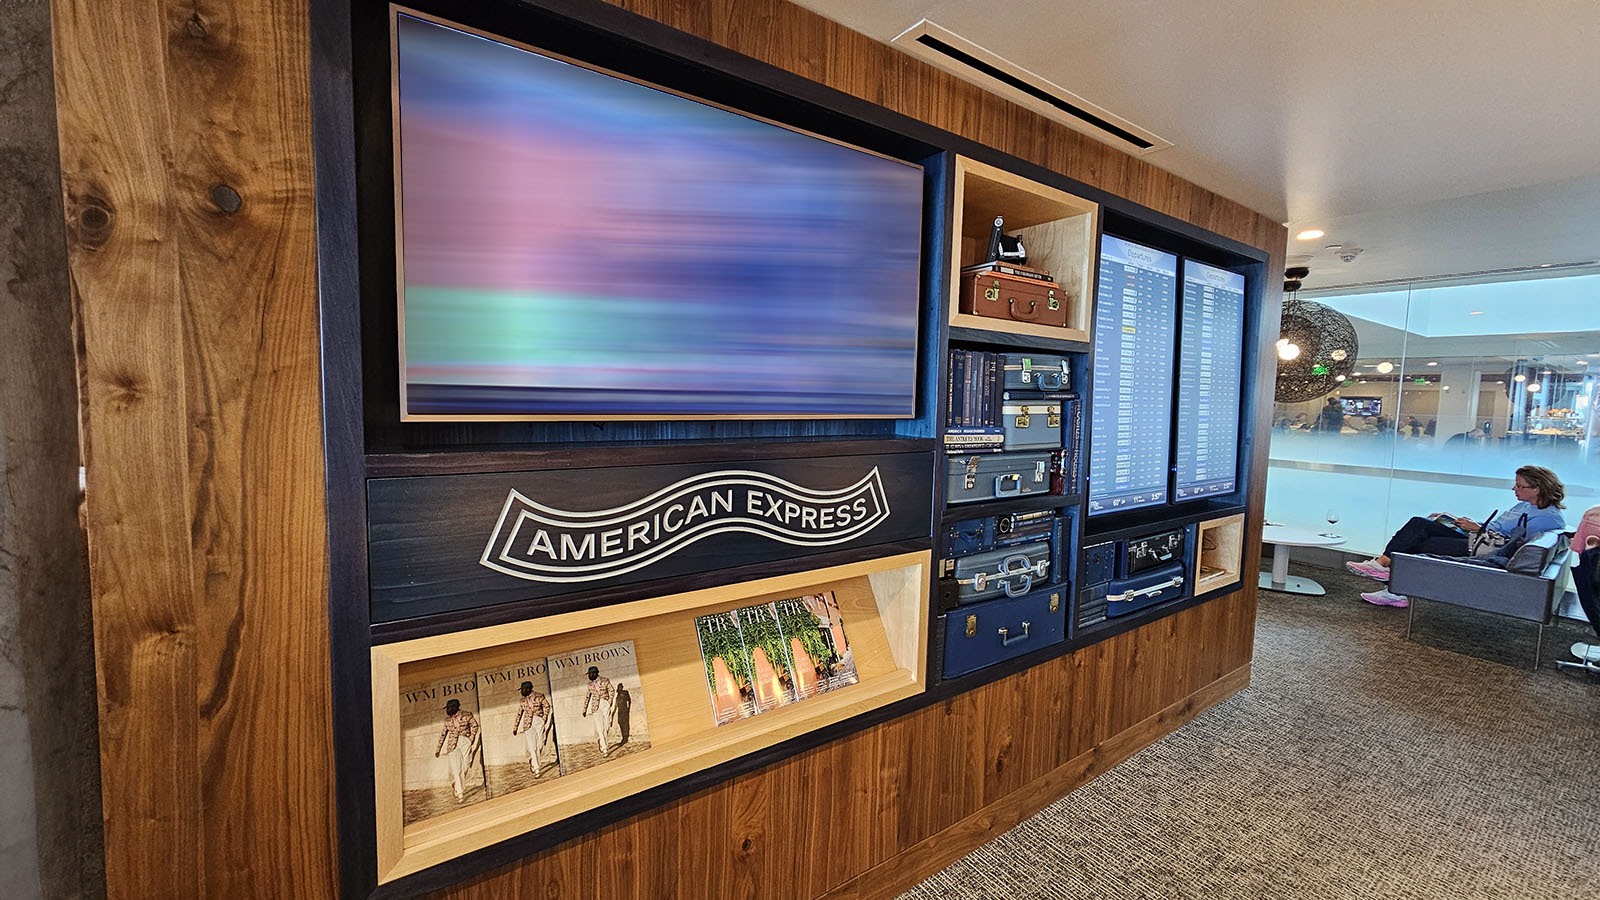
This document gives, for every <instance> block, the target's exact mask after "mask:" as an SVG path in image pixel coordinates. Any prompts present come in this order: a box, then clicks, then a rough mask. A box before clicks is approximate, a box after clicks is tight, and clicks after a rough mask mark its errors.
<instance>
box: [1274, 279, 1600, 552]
mask: <svg viewBox="0 0 1600 900" xmlns="http://www.w3.org/2000/svg"><path fill="white" fill-rule="evenodd" d="M1302 299H1306V300H1314V301H1315V302H1318V303H1322V304H1324V305H1326V306H1328V307H1330V308H1332V309H1334V310H1337V311H1339V312H1341V313H1343V314H1344V315H1345V316H1346V317H1347V318H1349V319H1350V322H1351V324H1352V325H1354V326H1355V330H1356V335H1357V340H1358V344H1359V350H1358V354H1357V357H1358V358H1357V363H1356V367H1355V372H1354V374H1353V375H1351V376H1350V377H1349V378H1348V379H1346V381H1345V382H1344V383H1343V384H1341V385H1340V386H1339V387H1338V389H1337V390H1335V391H1333V392H1332V393H1330V394H1328V395H1326V396H1324V397H1319V398H1316V399H1314V400H1310V401H1306V402H1304V403H1278V404H1276V406H1275V408H1274V427H1273V435H1272V450H1271V468H1270V472H1269V475H1268V478H1267V520H1268V521H1272V522H1287V523H1297V524H1305V525H1316V526H1318V527H1319V530H1321V529H1325V528H1327V525H1326V523H1324V522H1322V521H1321V519H1322V515H1323V512H1324V511H1325V510H1326V509H1328V508H1335V509H1337V510H1339V512H1340V522H1339V524H1338V526H1337V530H1338V531H1340V532H1342V533H1344V534H1345V535H1346V536H1347V538H1348V541H1347V543H1346V545H1345V547H1344V548H1342V549H1347V550H1352V551H1356V552H1361V553H1376V552H1378V551H1379V550H1381V549H1382V548H1383V545H1384V543H1385V542H1386V541H1387V540H1388V537H1389V535H1390V534H1391V533H1392V532H1393V531H1394V530H1395V529H1396V528H1398V527H1399V526H1400V525H1401V524H1402V523H1403V522H1405V520H1406V519H1407V518H1409V517H1411V516H1414V515H1423V514H1427V513H1430V512H1454V513H1459V514H1462V515H1466V516H1469V517H1471V518H1474V519H1478V518H1482V517H1483V516H1485V515H1487V514H1488V513H1489V512H1490V511H1491V510H1494V509H1496V508H1499V509H1504V508H1506V507H1509V506H1510V505H1511V504H1512V503H1514V502H1516V501H1515V498H1513V497H1512V495H1511V481H1512V473H1513V472H1514V471H1515V470H1516V468H1517V467H1518V466H1522V465H1529V464H1532V465H1541V466H1546V467H1548V468H1550V469H1553V470H1554V471H1555V472H1556V474H1557V475H1559V476H1560V477H1561V479H1562V481H1564V482H1565V483H1566V486H1567V504H1566V505H1567V512H1566V518H1567V522H1568V524H1569V525H1573V524H1576V522H1577V520H1578V518H1579V516H1581V514H1582V512H1583V510H1585V509H1587V508H1588V507H1591V506H1595V505H1600V415H1597V409H1596V401H1597V400H1600V275H1579V276H1569V277H1563V278H1543V279H1529V280H1522V281H1512V282H1500V283H1493V284H1472V285H1454V286H1427V287H1423V286H1412V287H1403V288H1399V289H1393V290H1385V291H1379V292H1368V293H1362V294H1353V295H1342V296H1322V297H1317V296H1312V295H1309V294H1303V295H1302ZM1591 369H1594V370H1596V371H1594V372H1591V371H1590V370H1591ZM1330 401H1331V403H1330Z"/></svg>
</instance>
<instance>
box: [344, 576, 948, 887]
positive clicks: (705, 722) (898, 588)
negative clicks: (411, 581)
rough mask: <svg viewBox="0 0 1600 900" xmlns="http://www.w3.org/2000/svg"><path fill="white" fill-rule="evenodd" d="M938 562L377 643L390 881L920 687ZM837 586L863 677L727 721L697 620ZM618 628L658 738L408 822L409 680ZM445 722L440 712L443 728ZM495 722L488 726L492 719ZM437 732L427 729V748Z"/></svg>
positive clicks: (596, 643)
mask: <svg viewBox="0 0 1600 900" xmlns="http://www.w3.org/2000/svg"><path fill="white" fill-rule="evenodd" d="M930 563H931V555H930V554H929V553H928V552H926V551H924V552H918V553H907V554H899V555H895V556H887V557H883V558H880V559H875V560H871V561H867V562H861V563H853V564H849V565H840V566H831V567H828V568H821V569H814V570H810V571H806V572H800V573H797V574H792V575H784V576H778V577H773V578H764V579H760V580H757V581H748V582H744V583H740V584H733V585H727V586H723V587H716V588H708V589H704V590H697V591H689V592H686V593H679V594H671V595H667V596H662V597H655V598H651V599H646V600H639V601H635V602H631V603H625V604H619V605H614V606H607V607H603V608H599V609H591V610H583V611H578V612H572V613H565V614H562V615H555V616H548V617H544V618H538V619H531V620H527V621H523V622H515V623H510V624H505V625H495V626H491V627H486V628H479V629H474V630H470V631H462V632H456V633H454V634H446V635H438V636H432V637H424V638H417V639H414V640H409V641H403V642H397V643H392V644H383V645H379V646H376V647H373V648H372V722H373V748H374V750H373V771H374V772H375V773H376V788H377V790H376V798H375V799H376V809H375V813H376V821H377V826H378V827H377V833H378V842H377V851H378V852H377V856H378V880H379V882H380V883H387V882H390V881H394V880H395V879H398V878H402V877H404V876H406V875H410V874H412V873H415V872H418V871H421V870H423V869H425V868H428V867H429V866H433V865H437V864H439V863H442V862H445V861H447V860H450V859H454V858H456V857H458V856H461V855H463V854H465V853H470V852H472V851H474V850H478V849H481V848H484V847H487V846H489V845H491V844H494V843H497V842H499V841H502V840H505V839H507V838H512V837H516V836H518V835H521V834H524V833H526V832H529V831H532V830H534V829H537V828H541V827H544V826H546V825H551V824H554V823H557V822H560V821H562V820H565V819H568V818H570V817H572V816H575V815H579V814H581V813H583V812H585V811H587V810H590V809H594V808H596V807H599V806H602V805H605V804H608V803H612V802H615V801H618V800H622V799H624V798H626V797H629V796H632V795H634V794H637V793H639V792H640V791H644V790H647V789H649V788H652V787H655V786H657V785H661V784H665V783H667V782H670V781H673V780H675V779H678V778H681V777H683V776H686V775H690V774H692V773H694V772H698V771H700V770H703V769H707V768H710V767H712V766H715V765H718V764H721V763H725V762H728V761H730V760H734V759H736V758H739V757H742V756H746V755H748V754H750V753H753V752H756V751H759V750H761V749H763V748H765V747H769V746H772V745H774V744H777V743H780V742H782V741H785V740H789V739H791V738H794V737H798V736H800V735H803V734H806V733H809V732H813V731H816V730H817V729H819V728H824V727H826V726H829V725H832V724H834V723H837V722H842V721H844V720H846V719H851V718H854V717H856V716H859V715H861V714H862V713H865V712H867V711H869V710H872V709H876V708H878V707H881V706H886V705H888V704H890V703H893V702H895V701H898V700H902V699H905V698H907V697H911V696H914V695H917V694H920V693H922V692H923V690H924V689H925V687H926V681H925V679H926V668H927V653H928V645H927V635H928V618H927V615H928V611H927V605H928V604H927V597H928V594H929V587H930V581H929V579H930V574H931V568H930ZM825 591H832V592H833V594H834V597H835V598H836V600H837V602H838V606H839V617H840V620H841V621H842V627H843V628H844V630H845V634H846V637H847V638H848V642H849V650H850V653H851V654H853V656H854V660H855V665H856V671H857V673H858V676H859V681H858V682H857V683H856V684H853V685H848V686H844V687H840V688H836V689H834V690H832V691H828V692H825V693H820V694H817V695H815V696H812V697H810V698H807V699H803V700H800V701H798V702H794V703H790V704H788V705H786V706H780V707H777V708H775V709H770V710H768V711H766V712H763V713H760V714H758V715H755V716H752V717H749V718H745V719H736V720H734V721H732V722H729V723H727V724H725V725H721V726H718V725H717V724H716V721H715V718H714V714H713V710H712V699H711V692H710V688H709V687H708V685H707V678H706V675H705V671H706V670H705V666H704V663H703V660H702V656H701V652H700V645H699V637H698V633H697V631H696V628H695V619H696V618H697V617H699V616H703V615H708V614H712V613H718V612H727V611H731V610H735V609H738V608H741V607H745V606H753V605H757V604H764V603H767V602H771V601H776V600H783V599H787V598H791V597H799V596H804V595H809V594H818V593H822V592H825ZM620 641H632V642H633V645H634V657H635V661H636V664H637V667H638V685H637V687H636V691H637V693H638V695H639V696H638V698H637V699H635V700H634V701H633V703H634V707H633V708H634V710H635V711H634V712H633V714H632V715H633V716H634V718H635V719H637V718H638V716H639V713H638V710H639V708H640V707H642V709H643V713H644V719H645V721H646V722H647V727H648V733H647V736H648V741H649V747H648V748H647V749H643V750H640V751H637V752H634V753H632V754H621V755H618V756H616V757H615V758H613V759H611V760H609V761H606V762H602V763H600V764H598V765H594V766H592V767H590V768H587V769H582V770H580V771H576V772H572V773H570V774H565V775H562V776H560V777H557V778H553V779H549V780H546V781H543V782H540V783H536V784H533V785H531V786H529V787H525V788H523V789H521V790H518V791H513V792H511V793H508V794H506V795H504V796H500V797H493V798H490V799H486V800H482V801H480V802H477V803H474V804H472V805H468V806H460V807H457V808H452V809H448V811H445V812H443V813H441V814H438V815H435V816H433V817H431V818H419V817H417V816H413V818H414V819H419V820H417V821H413V822H412V823H411V824H409V825H408V824H405V819H406V815H405V801H406V797H405V787H404V784H403V780H402V779H403V767H404V763H403V759H402V757H403V755H404V753H405V749H404V747H403V740H404V739H405V738H404V736H405V735H407V734H409V731H407V730H403V729H402V726H401V713H400V703H401V700H400V698H401V696H402V693H403V692H404V691H407V690H408V689H410V690H415V689H417V688H419V687H421V686H423V685H429V684H434V683H437V682H439V681H441V680H444V679H455V678H463V677H465V676H467V675H468V674H469V673H475V672H482V671H485V670H494V669H496V668H499V667H506V666H511V665H514V664H516V663H519V662H523V661H529V660H538V659H542V658H545V657H551V656H561V655H562V654H566V653H571V652H573V651H576V650H579V649H583V648H593V647H600V646H602V645H606V644H612V643H616V642H620ZM629 687H633V686H631V685H629ZM557 702H558V703H559V702H560V701H559V700H558V701H557ZM442 724H443V719H442V718H441V719H440V721H439V722H438V723H437V725H435V726H434V730H433V732H432V733H433V734H437V732H438V728H439V727H441V726H442ZM484 728H485V734H488V730H487V729H488V724H487V723H485V724H484ZM557 737H558V739H559V733H558V735H557ZM432 740H434V738H433V737H432V736H431V735H429V736H428V741H429V748H431V742H432ZM425 749H428V748H425ZM432 762H433V760H432V759H431V758H428V759H425V763H427V764H431V763H432Z"/></svg>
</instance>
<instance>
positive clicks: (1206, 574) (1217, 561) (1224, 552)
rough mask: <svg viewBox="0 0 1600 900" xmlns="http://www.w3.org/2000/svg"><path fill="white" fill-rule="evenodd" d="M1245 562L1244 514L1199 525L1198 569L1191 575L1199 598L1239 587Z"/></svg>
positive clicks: (1196, 564) (1196, 562) (1196, 567)
mask: <svg viewBox="0 0 1600 900" xmlns="http://www.w3.org/2000/svg"><path fill="white" fill-rule="evenodd" d="M1243 559H1244V513H1239V514H1238V515H1234V516H1225V517H1223V518H1220V519H1212V520H1210V521H1208V522H1201V523H1200V524H1199V535H1198V539H1197V542H1196V552H1195V570H1194V571H1193V572H1191V573H1189V574H1190V580H1191V581H1192V582H1193V584H1194V593H1195V594H1196V595H1200V594H1204V593H1206V592H1207V591H1213V590H1216V589H1217V588H1220V587H1227V586H1228V585H1231V584H1237V583H1238V581H1239V575H1240V571H1239V570H1240V569H1241V567H1242V565H1243V563H1242V561H1243Z"/></svg>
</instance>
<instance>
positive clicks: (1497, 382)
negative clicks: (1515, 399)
mask: <svg viewBox="0 0 1600 900" xmlns="http://www.w3.org/2000/svg"><path fill="white" fill-rule="evenodd" d="M1495 384H1505V382H1504V381H1496V382H1495Z"/></svg>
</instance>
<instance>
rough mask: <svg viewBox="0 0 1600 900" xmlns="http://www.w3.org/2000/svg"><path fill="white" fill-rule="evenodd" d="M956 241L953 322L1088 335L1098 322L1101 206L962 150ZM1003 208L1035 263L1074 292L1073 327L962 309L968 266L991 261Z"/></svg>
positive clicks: (1070, 303)
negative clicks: (970, 156) (964, 273)
mask: <svg viewBox="0 0 1600 900" xmlns="http://www.w3.org/2000/svg"><path fill="white" fill-rule="evenodd" d="M955 176H956V177H955V222H954V223H953V226H954V227H953V228H952V229H951V230H952V233H953V235H954V237H953V238H952V240H953V241H954V245H953V246H952V247H951V252H950V259H951V267H952V271H951V273H950V286H951V290H952V292H953V294H952V296H951V301H950V324H951V325H954V326H958V327H966V328H981V329H983V330H985V331H995V332H1000V333H1004V334H1028V335H1033V336H1035V337H1045V338H1055V339H1057V340H1063V341H1088V340H1089V332H1090V330H1091V328H1092V327H1093V324H1094V319H1093V314H1094V280H1093V279H1094V258H1095V235H1096V233H1097V231H1098V220H1099V215H1100V206H1099V204H1097V203H1094V202H1093V201H1090V200H1085V199H1083V198H1082V197H1076V196H1073V195H1072V194H1069V193H1067V192H1066V191H1061V190H1057V189H1055V188H1052V187H1048V186H1046V185H1043V184H1039V183H1038V182H1036V181H1031V180H1029V179H1027V178H1023V177H1022V176H1020V175H1015V174H1012V173H1011V172H1007V171H1005V170H1004V169H997V168H995V167H994V166H990V165H985V164H984V163H980V162H978V161H977V160H972V159H967V158H966V157H964V156H958V157H956V171H955ZM995 216H1002V217H1004V218H1005V232H1006V234H1011V235H1016V236H1017V237H1020V238H1021V239H1022V243H1023V246H1024V247H1026V248H1027V250H1028V265H1029V266H1031V267H1033V268H1036V269H1044V270H1046V271H1048V272H1050V274H1052V275H1053V276H1055V279H1056V281H1057V282H1058V283H1060V285H1061V288H1062V290H1063V292H1064V293H1065V294H1066V303H1067V327H1066V328H1059V327H1054V326H1050V325H1035V324H1031V323H1028V322H1012V321H1007V320H1005V319H993V318H989V317H987V316H975V315H970V314H967V313H963V312H961V304H960V302H959V299H960V298H959V292H960V288H961V267H962V266H970V265H976V264H977V263H980V262H982V261H983V255H984V251H986V250H987V249H988V247H989V234H990V231H991V230H992V229H993V226H994V218H995Z"/></svg>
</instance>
